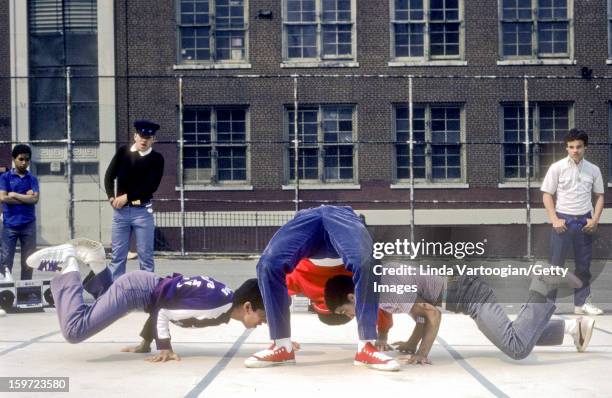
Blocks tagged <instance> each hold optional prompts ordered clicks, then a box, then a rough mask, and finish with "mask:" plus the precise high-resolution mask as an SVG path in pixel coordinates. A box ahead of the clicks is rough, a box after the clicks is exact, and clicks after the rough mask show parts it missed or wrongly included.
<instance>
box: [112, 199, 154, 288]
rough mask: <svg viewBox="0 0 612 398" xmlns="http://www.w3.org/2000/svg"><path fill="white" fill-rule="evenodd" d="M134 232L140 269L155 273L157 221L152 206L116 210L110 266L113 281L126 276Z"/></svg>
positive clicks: (126, 207) (127, 207)
mask: <svg viewBox="0 0 612 398" xmlns="http://www.w3.org/2000/svg"><path fill="white" fill-rule="evenodd" d="M132 231H133V232H134V234H135V235H136V251H137V252H138V261H139V262H140V269H141V270H143V271H149V272H153V271H154V270H155V264H154V262H153V250H154V243H155V220H154V218H153V208H152V207H151V205H150V204H148V205H146V206H137V207H129V206H125V207H123V208H122V209H115V211H114V213H113V228H112V252H113V258H112V260H111V262H110V264H109V265H108V268H110V270H111V272H112V274H113V280H116V279H117V278H118V277H120V276H121V275H123V274H125V263H126V262H127V255H128V251H129V250H130V236H131V234H132Z"/></svg>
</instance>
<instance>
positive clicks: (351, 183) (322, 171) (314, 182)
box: [283, 103, 360, 189]
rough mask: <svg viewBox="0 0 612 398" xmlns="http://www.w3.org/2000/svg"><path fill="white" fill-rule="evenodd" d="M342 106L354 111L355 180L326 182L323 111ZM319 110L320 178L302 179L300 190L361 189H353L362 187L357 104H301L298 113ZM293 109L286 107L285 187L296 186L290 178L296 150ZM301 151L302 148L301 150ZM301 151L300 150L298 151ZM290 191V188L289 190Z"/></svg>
mask: <svg viewBox="0 0 612 398" xmlns="http://www.w3.org/2000/svg"><path fill="white" fill-rule="evenodd" d="M342 106H346V107H351V108H352V110H353V114H352V118H353V135H352V137H353V142H352V143H351V145H352V147H353V178H352V179H351V180H338V179H333V180H325V165H324V161H325V159H324V157H323V156H322V155H321V150H322V149H323V148H324V147H325V142H324V138H323V134H324V132H323V128H322V126H323V109H324V108H326V107H342ZM315 107H316V108H317V141H318V142H317V146H318V151H319V152H318V155H317V156H318V166H317V173H318V176H319V178H318V179H316V180H314V179H302V178H300V189H302V188H303V189H308V188H307V186H312V187H314V188H313V189H318V188H316V186H322V187H330V188H329V189H351V188H334V186H340V187H350V186H354V187H359V188H352V189H360V185H359V184H358V181H359V174H358V167H357V166H358V164H359V149H358V144H357V137H358V126H357V106H356V105H355V104H347V103H339V104H301V105H298V112H299V111H300V110H302V109H305V108H311V109H312V108H315ZM292 109H293V104H291V105H290V106H285V107H284V110H283V112H284V116H283V130H284V134H285V137H287V142H288V144H286V147H285V149H284V151H283V153H284V155H283V157H284V159H283V164H284V166H285V167H284V170H285V173H284V181H285V184H283V187H293V186H294V185H295V182H294V181H295V180H294V179H292V178H290V174H291V172H290V169H291V166H292V165H291V164H289V162H290V161H291V158H290V156H289V151H290V150H291V149H294V146H293V139H294V132H293V131H289V112H290V111H291V110H292ZM338 146H347V145H338ZM300 149H301V148H300ZM298 150H299V149H298ZM296 156H298V154H296ZM295 173H296V176H297V175H298V170H296V171H295ZM283 189H285V188H283ZM287 189H290V188H287ZM321 189H327V188H321Z"/></svg>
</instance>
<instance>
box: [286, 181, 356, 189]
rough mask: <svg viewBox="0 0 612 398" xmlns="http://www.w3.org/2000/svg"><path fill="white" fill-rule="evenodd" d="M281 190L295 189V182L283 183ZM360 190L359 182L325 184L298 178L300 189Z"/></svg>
mask: <svg viewBox="0 0 612 398" xmlns="http://www.w3.org/2000/svg"><path fill="white" fill-rule="evenodd" d="M282 189H283V191H291V190H294V189H295V184H283V186H282ZM342 189H344V190H352V191H356V190H360V189H361V185H359V184H351V183H347V184H332V183H330V184H325V183H311V184H309V183H306V182H302V180H300V190H301V191H325V190H342Z"/></svg>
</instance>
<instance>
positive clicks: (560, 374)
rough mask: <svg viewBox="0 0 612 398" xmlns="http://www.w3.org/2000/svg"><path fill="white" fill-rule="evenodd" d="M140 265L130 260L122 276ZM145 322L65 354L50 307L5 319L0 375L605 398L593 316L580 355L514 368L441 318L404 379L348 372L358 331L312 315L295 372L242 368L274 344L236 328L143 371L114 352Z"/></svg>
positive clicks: (90, 392)
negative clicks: (426, 357)
mask: <svg viewBox="0 0 612 398" xmlns="http://www.w3.org/2000/svg"><path fill="white" fill-rule="evenodd" d="M255 262H256V261H255V260H236V261H233V260H172V259H161V260H157V264H156V265H157V273H158V274H160V275H162V274H165V273H169V272H171V271H177V272H181V273H183V274H185V275H195V274H200V273H202V274H208V275H211V276H213V277H215V278H217V279H219V280H221V281H224V282H227V284H228V285H230V286H231V287H236V286H237V285H238V284H240V283H241V282H242V281H243V280H244V279H246V278H247V277H252V276H253V275H254V273H255ZM136 266H137V265H136V262H134V261H130V263H129V267H128V268H129V269H135V267H136ZM607 268H608V269H609V268H610V267H609V266H608V267H607ZM610 273H612V272H610V271H607V270H606V272H604V273H602V274H601V275H600V277H599V279H598V280H597V281H595V283H594V288H595V296H597V292H606V294H605V295H604V296H605V298H606V299H605V300H604V301H605V302H603V303H602V302H601V301H600V303H602V306H603V307H604V309H606V311H607V314H610V313H611V312H612V306H611V305H610V304H609V303H610V302H612V301H611V300H610V299H609V296H608V294H609V293H607V290H608V289H609V286H610V280H609V278H610V275H608V274H610ZM15 274H18V273H17V272H15ZM45 275H46V274H45ZM36 276H38V277H41V275H40V274H39V275H35V277H36ZM46 276H50V275H46ZM606 286H607V287H608V289H605V287H606ZM602 294H603V293H602ZM518 307H519V306H518V305H515V304H513V305H512V306H508V311H509V312H510V313H512V312H516V310H517V309H518ZM570 308H571V306H570V305H569V303H562V304H561V305H560V306H559V314H557V315H556V316H560V317H563V318H570V317H573V316H574V315H570V314H569V313H568V311H569V310H570ZM145 319H146V315H145V314H143V313H132V314H130V315H128V316H126V317H125V318H123V319H121V320H119V321H118V322H116V323H115V324H113V325H112V326H111V327H109V328H108V329H106V330H104V331H103V332H101V333H99V334H98V335H96V336H94V337H92V338H91V339H89V340H87V341H85V342H83V343H81V344H77V345H71V344H68V343H67V342H65V340H64V338H63V337H62V335H61V332H60V331H59V327H58V322H57V319H56V314H55V310H54V309H46V310H45V311H44V313H29V314H9V315H7V316H6V317H4V318H0V370H1V372H0V375H1V376H18V377H24V376H45V377H50V376H64V377H69V378H70V392H69V393H46V394H44V395H43V396H49V397H52V396H58V397H62V396H75V397H88V398H89V397H109V396H113V397H114V396H118V397H121V396H125V397H195V396H202V397H238V396H240V397H250V396H254V395H256V396H262V397H268V398H269V397H291V398H294V397H309V398H312V397H315V396H321V397H324V396H342V395H343V394H351V396H359V397H374V396H379V397H383V396H389V397H397V396H423V397H438V396H452V397H464V396H465V397H489V396H511V397H521V396H530V397H531V396H541V397H546V396H556V397H561V396H571V397H604V396H612V378H611V377H610V369H612V368H611V366H612V315H604V316H599V317H596V324H595V326H596V330H595V332H594V334H593V338H592V340H591V344H590V347H589V349H588V351H587V352H585V353H577V352H576V350H575V348H574V345H573V343H572V341H571V338H569V337H566V339H565V341H564V344H563V346H559V347H536V349H535V350H534V351H533V353H532V354H531V355H530V356H529V357H527V358H526V359H524V360H522V361H513V360H511V359H509V358H507V357H506V356H505V355H504V354H502V353H501V352H499V351H498V350H497V349H496V348H495V347H494V346H493V345H492V344H491V343H489V342H488V341H487V339H486V338H485V337H484V336H482V335H481V334H480V332H479V331H478V330H477V328H476V326H475V324H474V322H473V321H472V320H471V319H470V318H469V317H466V316H463V315H456V314H444V315H443V318H442V326H441V329H440V333H439V337H438V339H437V341H436V343H435V345H434V347H433V349H432V352H431V354H430V359H431V360H432V362H433V365H431V366H430V365H408V364H403V365H402V369H401V371H400V372H392V373H391V372H379V371H374V370H369V369H364V368H360V367H355V366H353V364H352V361H353V356H354V354H355V348H356V344H355V341H356V335H357V331H356V324H355V321H352V322H350V323H349V324H347V325H343V326H335V327H330V326H326V325H324V324H322V323H320V322H319V321H318V319H317V317H316V316H315V315H312V314H308V313H295V314H293V315H292V330H293V340H294V341H297V342H299V343H300V344H301V345H302V349H301V351H299V352H298V353H297V357H296V360H297V364H296V365H295V366H284V367H277V368H268V369H246V368H245V367H244V366H243V361H244V359H245V358H247V357H248V356H249V355H250V354H252V353H253V352H255V351H258V350H260V349H263V348H265V347H266V346H267V345H268V344H269V338H268V330H267V327H265V325H264V326H262V327H259V328H257V329H254V330H245V329H244V328H243V326H242V324H240V323H238V322H236V321H231V322H230V323H229V324H228V325H225V326H220V327H214V328H205V329H193V330H189V329H181V328H178V327H171V332H172V341H173V346H174V350H175V351H176V352H177V353H178V354H179V355H180V356H181V358H182V360H181V361H180V362H168V363H148V362H145V361H144V358H145V357H146V356H147V355H151V354H128V353H121V352H119V351H120V349H121V348H122V347H124V346H126V345H134V344H136V343H138V342H139V337H138V333H139V332H140V328H141V327H142V323H143V322H144V321H145ZM394 324H395V326H394V327H393V329H392V330H391V332H390V339H389V340H390V341H396V340H400V339H406V338H407V336H408V335H409V334H410V331H411V330H412V327H413V325H414V323H413V321H412V320H411V319H410V318H409V317H408V316H407V315H399V316H395V317H394ZM391 355H394V356H397V357H399V359H400V360H402V358H403V357H402V356H401V355H400V354H398V353H392V354H391ZM39 395H40V394H35V395H34V394H33V393H0V396H6V397H19V396H24V397H25V396H39Z"/></svg>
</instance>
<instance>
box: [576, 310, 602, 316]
mask: <svg viewBox="0 0 612 398" xmlns="http://www.w3.org/2000/svg"><path fill="white" fill-rule="evenodd" d="M574 314H575V315H588V316H599V315H603V314H604V312H603V311H601V312H588V311H585V310H574Z"/></svg>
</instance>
